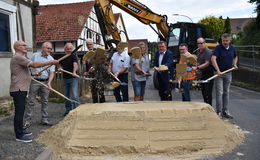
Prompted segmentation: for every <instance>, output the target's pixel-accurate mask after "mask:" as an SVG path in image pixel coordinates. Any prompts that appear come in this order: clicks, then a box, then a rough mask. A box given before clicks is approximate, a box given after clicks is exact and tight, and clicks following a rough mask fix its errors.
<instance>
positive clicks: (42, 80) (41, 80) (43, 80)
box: [34, 78, 49, 82]
mask: <svg viewBox="0 0 260 160" xmlns="http://www.w3.org/2000/svg"><path fill="white" fill-rule="evenodd" d="M34 79H35V80H37V81H40V82H45V81H48V80H49V78H47V79H38V78H34Z"/></svg>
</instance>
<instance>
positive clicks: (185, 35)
mask: <svg viewBox="0 0 260 160" xmlns="http://www.w3.org/2000/svg"><path fill="white" fill-rule="evenodd" d="M95 2H96V3H95V6H94V8H95V11H96V15H97V19H98V22H99V26H100V29H101V33H102V36H103V39H104V42H105V46H106V48H110V54H109V57H111V56H112V53H113V52H114V50H113V48H114V47H113V43H114V44H115V45H116V44H117V43H118V42H119V41H121V37H120V34H121V31H120V30H119V29H118V28H117V26H116V20H115V17H114V13H113V10H112V6H113V5H114V6H116V7H118V8H120V9H122V10H123V11H125V12H127V13H128V14H130V15H132V16H133V17H135V18H136V19H138V20H139V21H140V22H142V23H144V24H147V25H149V26H150V27H151V28H152V29H153V30H154V31H155V32H156V33H157V35H158V37H159V38H160V40H163V41H166V42H167V44H168V49H169V50H171V51H172V52H173V62H174V66H176V64H177V63H178V62H179V59H180V54H179V44H181V43H186V44H187V45H188V48H189V52H190V53H193V51H195V50H196V49H197V39H198V38H200V37H203V38H205V27H204V25H202V24H198V23H187V22H178V23H174V24H169V23H168V22H167V16H166V15H160V14H157V13H154V12H153V11H152V10H151V9H149V8H148V7H147V6H146V5H144V4H142V3H141V2H139V1H137V0H95ZM152 24H155V25H156V28H154V27H153V26H152ZM109 35H112V37H113V39H111V38H110V36H109ZM115 45H114V46H115ZM206 45H208V46H209V47H211V48H214V47H215V46H216V45H217V43H215V42H213V43H212V41H210V43H207V41H206ZM111 49H112V50H111ZM108 59H110V58H108ZM174 68H176V67H174ZM175 72H176V71H175V70H174V72H173V79H175ZM156 73H157V72H154V76H153V82H154V86H155V88H158V80H157V78H156V77H157V76H156Z"/></svg>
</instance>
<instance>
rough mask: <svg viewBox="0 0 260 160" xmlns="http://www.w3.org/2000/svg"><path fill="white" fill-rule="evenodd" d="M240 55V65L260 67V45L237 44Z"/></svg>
mask: <svg viewBox="0 0 260 160" xmlns="http://www.w3.org/2000/svg"><path fill="white" fill-rule="evenodd" d="M236 49H237V53H238V56H239V65H240V66H245V67H249V68H252V69H253V70H259V69H260V46H257V45H244V46H236Z"/></svg>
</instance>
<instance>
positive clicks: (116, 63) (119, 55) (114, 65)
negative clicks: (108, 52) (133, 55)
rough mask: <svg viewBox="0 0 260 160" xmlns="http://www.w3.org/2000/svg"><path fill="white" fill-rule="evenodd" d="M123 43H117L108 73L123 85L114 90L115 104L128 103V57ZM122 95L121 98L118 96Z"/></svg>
mask: <svg viewBox="0 0 260 160" xmlns="http://www.w3.org/2000/svg"><path fill="white" fill-rule="evenodd" d="M124 49H125V46H124V43H122V42H119V44H118V45H117V50H118V51H117V52H115V53H114V54H113V56H112V58H111V60H110V64H109V68H108V71H109V72H112V73H113V74H114V75H115V77H117V78H118V79H119V80H120V81H121V82H122V83H123V84H121V85H120V86H119V87H117V88H115V89H114V96H115V98H116V101H117V102H122V101H124V102H125V101H129V96H128V85H127V83H128V68H129V66H130V57H129V55H128V54H127V53H126V52H125V51H124ZM120 92H121V93H122V97H121V95H120Z"/></svg>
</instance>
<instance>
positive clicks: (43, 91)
mask: <svg viewBox="0 0 260 160" xmlns="http://www.w3.org/2000/svg"><path fill="white" fill-rule="evenodd" d="M51 51H52V44H51V43H50V42H44V43H43V44H42V51H41V52H36V53H34V54H33V56H32V58H31V60H32V61H33V62H47V61H51V60H54V59H53V57H52V56H51V55H50V54H51ZM43 68H44V67H39V68H32V69H31V73H32V75H33V78H34V79H36V80H38V81H40V82H42V83H44V84H46V85H47V86H48V87H49V88H51V82H52V80H53V78H54V73H55V66H54V65H53V66H51V67H50V68H48V69H47V70H45V71H43V72H41V74H40V75H38V74H37V73H38V72H40V71H41V70H42V69H43ZM36 75H38V76H36ZM49 92H50V90H49V89H48V88H46V87H44V86H42V85H41V84H39V83H37V82H35V81H32V82H31V84H30V89H29V96H28V104H27V105H26V113H25V127H28V126H30V124H31V117H32V108H33V107H34V106H35V102H36V95H37V94H38V93H39V94H40V97H41V105H42V109H41V111H42V118H41V124H42V125H51V124H50V123H49V121H48V117H49V115H48V98H49Z"/></svg>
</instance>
